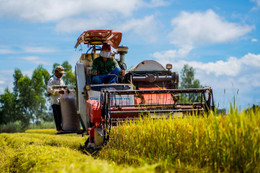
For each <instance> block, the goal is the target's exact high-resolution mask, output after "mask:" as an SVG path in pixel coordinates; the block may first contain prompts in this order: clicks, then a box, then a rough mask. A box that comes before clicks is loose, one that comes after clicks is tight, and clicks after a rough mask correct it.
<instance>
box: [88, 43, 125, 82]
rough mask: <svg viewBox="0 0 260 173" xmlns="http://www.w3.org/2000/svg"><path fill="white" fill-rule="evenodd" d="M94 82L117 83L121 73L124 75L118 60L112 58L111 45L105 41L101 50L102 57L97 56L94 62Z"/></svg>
mask: <svg viewBox="0 0 260 173" xmlns="http://www.w3.org/2000/svg"><path fill="white" fill-rule="evenodd" d="M91 72H92V75H93V78H92V83H94V84H102V83H116V82H117V78H118V76H119V74H122V75H124V73H125V71H124V70H121V68H120V67H119V65H118V63H117V61H116V60H115V59H114V58H111V46H110V45H109V44H107V43H104V44H103V46H102V49H101V52H100V57H98V58H96V59H95V60H94V61H93V64H92V71H91Z"/></svg>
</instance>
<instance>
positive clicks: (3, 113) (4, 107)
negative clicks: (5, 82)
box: [0, 88, 18, 125]
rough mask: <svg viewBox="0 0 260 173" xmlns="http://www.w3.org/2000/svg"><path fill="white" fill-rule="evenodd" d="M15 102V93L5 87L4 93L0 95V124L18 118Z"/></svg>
mask: <svg viewBox="0 0 260 173" xmlns="http://www.w3.org/2000/svg"><path fill="white" fill-rule="evenodd" d="M15 103H16V97H15V95H14V94H13V93H11V92H10V91H9V89H8V88H6V89H5V90H4V94H2V95H0V125H1V124H7V123H9V122H14V121H16V120H18V117H17V114H16V111H15V107H16V105H15Z"/></svg>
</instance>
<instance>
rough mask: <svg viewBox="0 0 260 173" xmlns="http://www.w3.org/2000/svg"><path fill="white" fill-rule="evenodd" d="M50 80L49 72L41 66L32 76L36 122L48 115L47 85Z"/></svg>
mask: <svg viewBox="0 0 260 173" xmlns="http://www.w3.org/2000/svg"><path fill="white" fill-rule="evenodd" d="M49 78H50V74H49V72H48V71H47V70H46V69H44V68H43V67H42V65H39V66H38V67H37V68H36V69H35V70H34V71H33V74H32V83H31V87H32V88H31V89H32V91H31V92H33V95H34V98H33V100H34V103H33V109H34V111H35V113H34V114H35V118H36V121H40V119H41V118H42V117H44V116H45V115H46V110H47V107H46V96H47V84H48V80H49Z"/></svg>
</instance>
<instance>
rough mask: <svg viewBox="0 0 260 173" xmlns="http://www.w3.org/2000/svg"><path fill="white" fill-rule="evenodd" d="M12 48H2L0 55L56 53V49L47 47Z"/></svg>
mask: <svg viewBox="0 0 260 173" xmlns="http://www.w3.org/2000/svg"><path fill="white" fill-rule="evenodd" d="M15 49H16V50H14V48H2V49H0V54H18V53H54V52H58V51H59V50H58V49H54V48H48V47H29V46H25V47H16V48H15Z"/></svg>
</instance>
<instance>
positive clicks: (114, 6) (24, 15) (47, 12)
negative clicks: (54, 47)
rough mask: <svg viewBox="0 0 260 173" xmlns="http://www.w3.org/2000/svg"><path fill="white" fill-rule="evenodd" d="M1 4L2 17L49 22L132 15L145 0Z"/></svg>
mask: <svg viewBox="0 0 260 173" xmlns="http://www.w3.org/2000/svg"><path fill="white" fill-rule="evenodd" d="M152 2H155V3H156V4H155V5H156V6H158V5H163V4H164V3H163V1H162V0H152ZM0 4H1V6H0V17H1V16H2V17H14V18H20V19H23V20H28V21H34V22H48V21H57V20H61V19H65V18H69V17H72V16H77V15H83V14H85V15H90V16H98V15H101V14H102V13H107V12H114V13H118V14H120V15H124V16H130V15H131V14H132V13H133V11H135V10H137V9H139V8H140V7H142V6H143V5H144V4H145V2H143V0H131V1H129V0H120V1H117V0H98V1H95V0H76V1H71V0H55V1H53V0H23V1H17V0H8V1H6V0H0ZM97 14H98V15H97Z"/></svg>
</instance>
